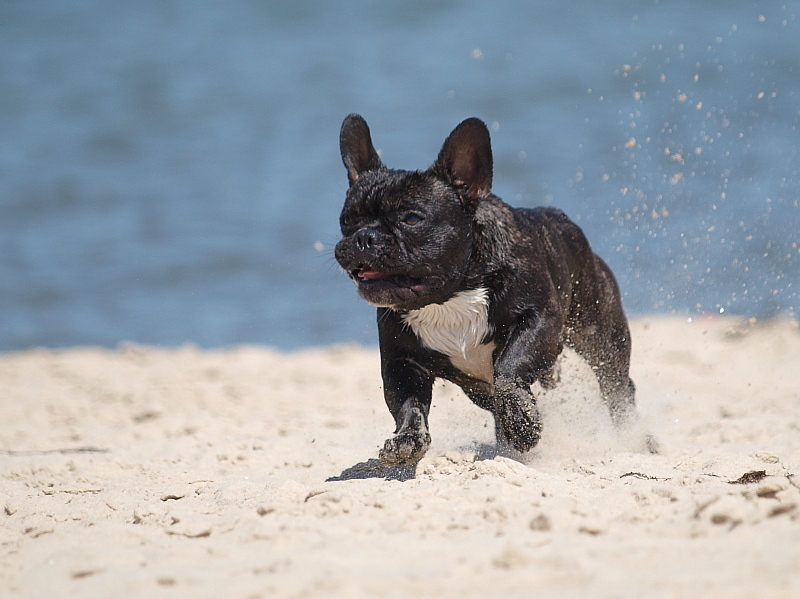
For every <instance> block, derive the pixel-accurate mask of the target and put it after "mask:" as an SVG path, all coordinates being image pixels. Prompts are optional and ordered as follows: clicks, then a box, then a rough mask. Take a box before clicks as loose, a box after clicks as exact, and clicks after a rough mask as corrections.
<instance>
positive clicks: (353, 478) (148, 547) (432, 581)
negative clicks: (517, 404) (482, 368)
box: [0, 318, 800, 599]
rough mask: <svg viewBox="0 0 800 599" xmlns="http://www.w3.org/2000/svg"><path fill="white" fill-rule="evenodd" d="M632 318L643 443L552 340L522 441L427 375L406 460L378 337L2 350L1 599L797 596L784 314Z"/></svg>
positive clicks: (797, 480) (795, 345) (790, 335)
mask: <svg viewBox="0 0 800 599" xmlns="http://www.w3.org/2000/svg"><path fill="white" fill-rule="evenodd" d="M633 334H634V366H633V377H634V379H635V381H636V383H637V385H638V389H639V392H638V401H639V405H640V411H641V413H642V415H643V423H644V425H645V426H646V427H648V428H649V429H650V430H651V431H652V432H653V433H654V435H655V436H656V437H657V439H658V441H659V442H660V443H661V446H662V453H661V454H660V455H647V454H644V453H638V452H636V451H632V449H633V448H634V447H635V446H636V445H637V441H638V439H637V438H636V435H628V436H623V438H619V437H618V435H617V434H616V433H615V431H614V430H613V428H612V427H611V424H610V420H609V418H608V416H607V414H606V412H605V409H604V408H603V406H602V405H601V404H600V401H599V398H598V392H597V389H596V384H595V383H594V381H593V380H592V375H591V372H590V371H588V370H587V368H586V366H585V365H584V364H582V363H581V362H580V361H579V360H578V359H577V358H575V357H574V356H566V358H565V360H564V365H563V372H562V384H561V386H560V387H559V388H558V389H557V390H555V391H553V392H550V393H549V394H547V395H544V396H542V397H541V399H540V405H541V408H542V411H543V415H544V418H545V421H544V423H545V430H544V437H543V440H542V442H541V444H540V446H539V448H537V449H536V450H534V452H532V453H531V454H530V455H528V456H525V457H524V458H523V459H521V460H517V459H512V458H513V456H511V457H509V456H502V455H500V456H498V455H497V450H496V448H495V446H494V441H493V439H494V435H493V431H492V428H491V425H490V420H489V418H488V417H487V415H486V414H485V413H483V412H481V411H480V410H479V409H478V408H476V407H474V406H472V404H470V403H469V401H468V400H467V399H466V398H465V397H464V396H463V395H461V394H460V392H458V391H457V390H455V388H453V387H451V386H448V385H444V384H442V385H439V386H437V389H436V391H435V395H434V407H433V410H432V413H431V419H430V420H431V428H432V435H433V446H432V448H431V451H430V452H429V454H428V456H427V457H426V458H425V459H424V460H423V461H422V462H420V464H419V465H418V467H417V469H416V472H414V471H413V469H393V470H386V469H384V468H382V467H381V466H380V465H379V463H378V462H377V461H376V460H375V457H376V456H377V450H378V447H379V446H380V445H382V443H383V441H384V439H385V438H386V437H388V436H389V435H390V434H391V430H392V428H393V425H392V422H391V418H390V416H389V414H388V411H387V410H386V408H385V407H384V405H383V399H382V395H381V389H380V379H379V369H378V356H377V352H376V351H372V350H369V351H367V350H362V349H358V348H329V349H319V350H311V351H303V352H299V353H295V354H288V355H287V354H281V353H277V352H274V351H270V350H268V349H263V348H252V347H243V348H234V349H230V350H227V351H213V352H212V351H199V350H197V349H193V348H182V349H177V350H162V349H153V348H142V347H136V346H132V347H124V348H121V349H120V350H119V351H115V352H110V351H104V350H99V349H84V348H78V349H71V350H68V351H57V352H56V351H42V350H36V351H30V352H22V353H15V354H6V355H0V394H1V395H0V450H2V452H0V477H1V478H0V507H2V508H4V512H3V513H0V596H2V597H37V598H38V597H98V598H100V597H242V598H255V597H348V598H350V597H382V598H386V597H458V598H460V599H463V598H467V597H580V598H586V597H592V598H595V597H637V598H638V597H705V598H707V597H725V598H727V599H730V598H737V597H742V598H744V597H747V598H752V597H770V598H775V597H800V380H799V379H800V377H799V376H798V373H799V372H800V330H798V327H797V325H796V324H795V323H792V322H788V321H777V322H772V323H766V324H757V325H755V326H749V325H747V324H742V323H739V322H738V321H733V320H727V319H708V320H705V319H703V320H695V321H694V322H692V323H687V322H686V319H678V318H666V319H662V318H648V319H639V320H637V321H636V322H634V323H633ZM752 471H765V475H766V476H765V477H764V478H763V479H762V480H760V481H758V482H752V483H750V484H730V482H729V481H735V480H736V479H738V478H740V477H741V476H742V475H744V474H746V473H748V472H752ZM332 478H333V479H335V480H328V479H332ZM756 478H757V477H756Z"/></svg>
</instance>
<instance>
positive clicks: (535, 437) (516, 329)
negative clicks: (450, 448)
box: [334, 114, 635, 466]
mask: <svg viewBox="0 0 800 599" xmlns="http://www.w3.org/2000/svg"><path fill="white" fill-rule="evenodd" d="M339 142H340V149H341V154H342V161H343V162H344V166H345V168H346V170H347V178H348V181H349V189H348V190H347V196H346V199H345V202H344V208H343V209H342V212H341V216H340V219H339V224H340V226H341V231H342V239H341V240H340V241H339V242H338V243H337V244H336V248H335V252H334V255H335V257H336V260H337V261H338V263H339V264H340V265H341V267H342V269H343V270H344V271H346V272H347V273H348V274H349V275H350V278H351V279H352V280H353V281H354V282H355V284H356V286H357V288H358V293H359V295H360V296H361V297H362V298H363V299H365V300H366V301H367V302H369V303H370V304H373V305H374V306H377V309H378V315H377V316H378V334H379V345H380V354H381V375H382V378H383V393H384V398H385V401H386V405H387V406H388V408H389V411H390V412H391V414H392V416H393V418H394V421H395V424H396V429H395V431H394V436H393V437H391V438H390V439H388V440H387V441H386V442H385V444H384V446H383V449H382V450H381V451H380V453H379V457H380V460H381V461H382V462H383V463H384V464H385V465H387V466H398V465H405V464H413V463H415V462H417V461H419V460H420V459H421V458H422V457H423V456H424V455H425V453H426V451H427V450H428V448H429V446H430V443H431V436H430V433H429V430H428V414H429V411H430V407H431V392H432V387H433V383H434V380H435V379H437V378H443V379H447V380H449V381H451V382H453V383H455V384H456V385H458V386H459V387H461V389H463V390H464V392H465V393H466V395H467V396H468V397H469V398H470V399H471V400H472V401H473V402H474V403H475V404H477V405H478V406H480V407H481V408H484V409H486V410H488V411H490V412H491V413H492V414H493V416H494V421H495V434H496V437H497V439H498V442H500V443H504V444H507V445H510V446H511V447H513V448H514V449H516V450H517V451H519V452H526V451H529V450H530V449H531V448H533V447H534V446H535V445H536V444H537V443H538V441H539V439H540V436H541V434H542V423H541V419H540V416H539V412H538V410H537V406H536V400H535V397H534V395H533V393H532V391H531V385H532V384H533V383H534V382H536V381H539V382H540V383H541V384H542V385H543V386H544V387H545V388H549V387H552V385H553V384H554V383H555V382H556V375H557V368H556V366H557V364H556V360H557V358H558V356H559V354H560V353H561V351H562V349H563V348H564V346H568V347H571V348H573V349H574V350H575V351H576V352H577V353H578V354H579V355H580V356H582V357H583V358H584V359H585V360H586V361H587V362H588V363H589V365H591V367H592V368H593V370H594V371H595V372H596V374H597V378H598V381H599V383H600V389H601V392H602V396H603V400H604V401H605V403H606V405H607V406H608V409H609V411H610V414H611V417H612V419H613V421H614V423H615V424H617V425H620V424H622V423H624V422H626V421H627V420H629V419H631V417H632V416H633V415H634V414H635V407H634V384H633V381H632V380H631V378H630V375H629V367H630V356H631V337H630V332H629V328H628V322H627V320H626V318H625V313H624V312H623V308H622V303H621V299H620V291H619V287H618V285H617V282H616V280H615V278H614V275H613V274H612V272H611V270H610V269H609V267H608V266H607V265H606V263H605V262H603V260H602V259H600V257H599V256H597V255H596V254H595V253H594V252H593V251H592V248H591V247H590V245H589V242H588V241H587V239H586V237H585V236H584V234H583V232H582V231H581V229H580V228H579V227H578V226H577V225H576V224H575V223H573V222H572V221H571V220H570V219H569V218H567V216H566V215H565V214H564V213H563V212H561V211H560V210H558V209H556V208H551V207H544V208H534V209H527V208H512V207H511V206H509V205H508V204H506V203H504V202H503V201H502V200H500V198H498V197H497V196H495V195H493V194H492V173H493V163H492V148H491V141H490V138H489V131H488V129H487V128H486V125H485V124H484V123H483V122H482V121H481V120H479V119H477V118H470V119H467V120H465V121H463V122H462V123H461V124H460V125H458V126H457V127H456V128H455V129H454V130H453V131H452V133H450V135H449V136H448V137H447V139H446V140H445V142H444V144H443V146H442V149H441V151H440V152H439V156H438V157H437V158H436V161H435V162H434V163H433V166H431V167H430V168H429V169H427V170H418V171H406V170H397V169H389V168H387V167H386V166H384V164H383V162H382V161H381V159H380V157H379V156H378V153H377V151H376V150H375V148H374V146H373V143H372V138H371V135H370V130H369V127H368V126H367V123H366V121H365V120H364V119H363V118H362V117H361V116H359V115H357V114H351V115H350V116H348V117H347V118H345V120H344V122H343V123H342V128H341V133H340V138H339Z"/></svg>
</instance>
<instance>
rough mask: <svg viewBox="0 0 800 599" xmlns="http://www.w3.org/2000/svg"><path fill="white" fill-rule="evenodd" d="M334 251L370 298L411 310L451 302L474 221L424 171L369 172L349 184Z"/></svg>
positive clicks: (441, 184) (463, 268)
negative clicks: (339, 236)
mask: <svg viewBox="0 0 800 599" xmlns="http://www.w3.org/2000/svg"><path fill="white" fill-rule="evenodd" d="M339 224H340V226H341V229H342V239H341V240H340V241H339V243H338V244H336V249H335V256H336V260H337V261H338V262H339V264H340V265H341V267H342V268H343V269H344V270H345V271H346V272H347V273H348V274H349V275H350V277H351V278H352V279H353V281H354V282H355V283H356V285H357V286H358V293H359V295H361V297H362V298H364V299H365V300H366V301H368V302H369V303H371V304H373V305H375V306H378V307H386V308H393V309H396V310H414V309H418V308H421V307H423V306H425V305H428V304H430V303H440V302H443V301H446V300H447V299H449V298H450V297H451V296H452V295H453V294H454V293H455V292H456V291H458V290H459V285H460V283H461V282H462V279H463V277H464V274H465V271H466V268H467V263H468V261H469V257H470V253H471V248H472V220H471V217H470V215H469V214H468V213H467V210H466V209H465V208H464V207H463V204H462V202H461V201H460V200H459V198H458V196H457V195H456V193H455V192H454V191H453V190H452V189H451V188H450V187H449V186H447V185H446V184H445V183H444V182H442V181H441V180H439V179H437V178H436V177H434V176H433V175H431V174H430V173H428V172H407V171H387V170H382V171H374V172H368V173H364V174H363V176H361V177H360V178H359V180H358V182H357V183H355V184H354V185H352V186H351V187H350V189H349V190H348V193H347V198H346V200H345V203H344V208H343V209H342V214H341V217H340V219H339Z"/></svg>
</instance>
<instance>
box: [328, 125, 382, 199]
mask: <svg viewBox="0 0 800 599" xmlns="http://www.w3.org/2000/svg"><path fill="white" fill-rule="evenodd" d="M339 150H340V151H341V153H342V162H344V166H345V168H346V169H347V180H348V181H350V185H351V186H352V185H353V184H355V182H356V181H358V178H359V177H360V176H361V173H364V172H366V171H375V170H380V169H382V168H384V166H383V163H382V162H381V159H380V157H379V156H378V152H376V151H375V148H374V147H373V145H372V137H370V134H369V127H368V126H367V121H365V120H364V118H363V117H362V116H361V115H358V114H351V115H349V116H348V117H347V118H345V119H344V121H343V122H342V129H341V131H340V132H339Z"/></svg>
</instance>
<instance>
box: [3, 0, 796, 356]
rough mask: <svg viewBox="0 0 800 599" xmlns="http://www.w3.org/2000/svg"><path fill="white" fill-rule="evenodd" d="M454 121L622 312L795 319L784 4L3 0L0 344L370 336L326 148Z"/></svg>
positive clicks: (381, 144) (412, 149)
mask: <svg viewBox="0 0 800 599" xmlns="http://www.w3.org/2000/svg"><path fill="white" fill-rule="evenodd" d="M350 112H360V113H362V114H363V115H364V116H365V117H366V118H367V120H368V122H369V123H370V126H371V128H372V132H373V139H374V141H375V144H376V147H378V148H379V149H380V150H381V151H382V155H383V158H384V160H385V162H386V163H387V164H388V165H390V166H394V167H399V168H424V167H427V166H428V165H429V164H430V163H431V162H432V160H433V159H434V157H435V155H436V153H437V152H438V149H439V146H440V145H441V143H442V141H443V140H444V138H445V137H446V136H447V134H448V133H449V132H450V130H451V129H452V128H453V127H454V126H455V125H456V124H457V123H458V122H460V121H461V120H462V119H464V118H466V117H468V116H478V117H480V118H482V119H483V120H485V121H486V122H487V123H488V124H489V125H490V128H491V129H492V135H493V145H494V153H495V168H496V173H495V184H494V191H495V193H497V194H498V195H500V196H501V197H503V198H504V199H505V200H506V201H508V202H510V203H512V204H516V205H520V206H536V205H543V204H552V205H556V206H559V207H560V208H562V209H564V210H565V211H566V212H567V213H568V214H569V215H570V216H571V217H572V218H573V219H574V220H576V221H577V222H578V223H579V224H580V225H581V226H582V227H583V228H584V230H585V231H586V233H587V235H588V236H589V238H590V240H591V241H592V243H593V245H594V247H595V249H596V251H597V252H598V253H600V254H601V255H602V256H603V257H604V258H605V259H606V260H607V261H608V262H609V263H610V265H611V266H612V268H613V269H614V270H615V272H616V273H617V276H618V278H619V281H620V285H621V287H622V289H623V293H624V301H625V306H626V308H627V310H628V312H629V313H631V314H641V313H653V312H657V313H673V312H674V313H679V314H688V315H693V314H696V313H700V312H710V313H715V314H716V313H719V312H725V313H733V314H739V315H743V316H755V317H759V318H762V317H767V316H771V315H776V314H785V313H788V314H790V315H794V316H797V314H798V312H800V295H798V286H800V248H799V247H798V246H800V207H798V201H800V155H799V152H800V150H799V149H800V2H775V1H764V2H758V1H752V0H748V1H735V0H725V1H723V0H717V1H714V0H708V1H704V2H697V1H696V0H675V1H669V2H667V1H662V2H659V1H654V0H637V1H633V0H628V1H625V0H607V1H605V2H602V3H601V2H595V1H592V0H573V1H572V2H569V3H559V2H549V1H548V2H543V1H517V2H488V1H477V0H476V1H471V2H455V1H453V2H450V1H444V0H442V1H411V2H380V3H378V2H353V1H348V2H326V1H322V0H319V1H316V2H312V1H294V2H280V3H279V2H255V1H251V2H244V1H240V2H224V3H223V2H216V3H210V2H208V3H207V2H196V1H190V0H185V1H182V2H181V1H175V2H163V1H161V0H154V1H148V2H144V1H142V2H128V1H110V0H103V1H100V0H98V1H95V2H89V1H85V2H80V3H78V2H72V1H70V0H61V1H59V0H53V1H49V2H45V1H42V2H36V1H23V0H16V1H15V0H8V1H4V2H2V3H0V350H3V351H6V350H14V349H21V348H26V347H30V346H40V345H41V346H50V347H60V346H71V345H76V344H101V345H105V346H112V347H113V346H115V345H117V344H118V343H120V342H122V341H126V340H127V341H134V342H138V343H146V344H162V345H176V344H182V343H187V342H192V343H197V344H199V345H201V346H204V347H214V346H222V345H229V344H236V343H264V344H270V345H273V346H277V347H279V348H284V349H291V348H297V347H302V346H308V345H318V344H329V343H341V342H349V341H355V342H359V343H365V344H374V343H375V341H376V332H375V325H374V314H373V310H372V308H370V307H369V306H367V305H366V304H365V303H364V302H362V301H361V300H359V299H358V298H357V297H356V294H355V291H354V288H353V287H352V284H351V283H350V282H349V281H348V280H347V277H346V276H344V275H343V274H342V273H340V272H339V271H338V269H337V267H336V264H335V262H334V260H333V255H332V248H333V245H334V243H335V242H336V240H337V239H338V230H337V217H338V212H339V210H340V207H341V203H342V200H343V198H344V192H345V188H346V177H345V173H344V169H343V167H342V165H341V161H340V158H339V153H338V130H339V125H340V123H341V121H342V118H343V117H344V116H345V115H346V114H348V113H350Z"/></svg>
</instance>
